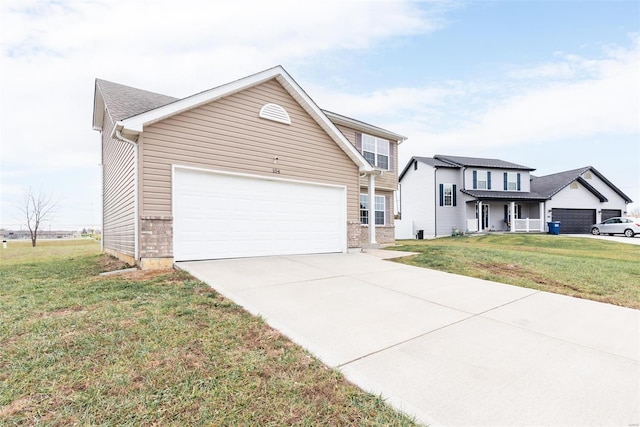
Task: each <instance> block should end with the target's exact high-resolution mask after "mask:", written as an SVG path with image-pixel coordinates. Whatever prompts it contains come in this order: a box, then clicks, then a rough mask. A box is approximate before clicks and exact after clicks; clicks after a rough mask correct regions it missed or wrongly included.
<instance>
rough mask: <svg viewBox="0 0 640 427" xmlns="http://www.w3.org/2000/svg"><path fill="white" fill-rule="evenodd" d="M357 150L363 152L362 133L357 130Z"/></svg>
mask: <svg viewBox="0 0 640 427" xmlns="http://www.w3.org/2000/svg"><path fill="white" fill-rule="evenodd" d="M356 150H358V151H359V152H360V153H362V134H361V133H360V132H356Z"/></svg>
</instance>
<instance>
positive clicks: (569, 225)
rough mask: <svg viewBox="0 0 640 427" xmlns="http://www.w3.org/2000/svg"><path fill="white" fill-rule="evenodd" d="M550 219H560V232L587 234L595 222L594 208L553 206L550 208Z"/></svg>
mask: <svg viewBox="0 0 640 427" xmlns="http://www.w3.org/2000/svg"><path fill="white" fill-rule="evenodd" d="M551 219H552V221H560V223H561V224H560V233H561V234H588V233H590V232H591V225H592V224H595V222H596V210H595V209H559V208H555V209H552V210H551Z"/></svg>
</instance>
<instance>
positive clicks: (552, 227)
mask: <svg viewBox="0 0 640 427" xmlns="http://www.w3.org/2000/svg"><path fill="white" fill-rule="evenodd" d="M547 227H549V234H555V235H556V236H557V235H558V234H560V221H551V222H548V223H547Z"/></svg>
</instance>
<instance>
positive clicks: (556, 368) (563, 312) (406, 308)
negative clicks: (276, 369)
mask: <svg viewBox="0 0 640 427" xmlns="http://www.w3.org/2000/svg"><path fill="white" fill-rule="evenodd" d="M389 253H390V251H384V250H379V251H372V252H371V253H369V254H328V255H300V256H280V257H265V258H247V259H231V260H216V261H201V262H183V263H179V267H180V268H183V269H185V270H186V271H188V272H190V273H191V274H193V275H194V276H196V277H198V278H199V279H201V280H203V281H205V282H207V283H208V284H210V285H211V286H212V287H213V288H214V289H216V290H217V291H219V292H220V293H222V294H223V295H225V296H227V297H228V298H230V299H232V300H234V301H235V302H236V303H238V304H240V305H242V306H244V307H245V308H246V309H247V310H248V311H250V312H251V313H253V314H256V315H258V314H259V315H261V316H263V317H264V318H265V320H266V321H267V322H268V323H269V324H270V325H272V326H273V327H275V328H276V329H279V330H280V331H282V332H283V333H284V334H286V335H288V336H289V337H290V338H291V339H292V340H293V341H295V342H297V343H299V344H301V345H302V346H304V347H306V348H307V349H308V350H309V351H311V352H312V353H313V354H315V355H316V356H318V357H319V358H320V359H321V360H322V361H324V363H326V364H327V365H329V366H332V367H336V368H339V369H340V370H341V371H342V372H343V373H344V374H345V375H346V377H347V378H348V379H349V380H351V381H352V382H354V383H355V384H357V385H359V386H360V387H362V388H363V389H365V390H367V391H371V392H373V393H375V394H381V395H382V396H383V397H384V398H386V399H387V400H388V401H389V402H390V403H391V404H392V405H393V406H395V407H396V408H398V409H400V410H403V411H405V412H407V413H409V414H411V415H413V416H415V417H416V418H417V420H418V421H421V422H424V423H428V424H431V425H450V426H461V425H474V426H479V425H487V426H489V425H490V426H507V425H508V426H525V425H526V426H533V425H536V426H537V425H563V426H567V425H575V426H585V425H620V426H631V425H638V423H640V311H638V310H632V309H627V308H621V307H616V306H613V305H608V304H602V303H597V302H592V301H587V300H580V299H576V298H571V297H566V296H561V295H555V294H550V293H546V292H539V291H535V290H531V289H524V288H518V287H515V286H508V285H503V284H498V283H494V282H488V281H483V280H478V279H473V278H468V277H463V276H458V275H453V274H448V273H442V272H438V271H433V270H427V269H422V268H417V267H411V266H407V265H402V264H398V263H394V262H390V261H385V260H383V259H382V258H386V257H388V256H390V255H389ZM391 254H394V255H393V256H395V254H396V253H393V252H391Z"/></svg>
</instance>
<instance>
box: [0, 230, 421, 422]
mask: <svg viewBox="0 0 640 427" xmlns="http://www.w3.org/2000/svg"><path fill="white" fill-rule="evenodd" d="M105 264H106V263H105V257H104V256H103V255H100V254H99V244H98V243H96V242H93V241H91V240H84V241H51V242H50V241H41V242H39V243H38V246H37V247H36V248H31V247H30V246H29V243H28V242H20V243H18V242H14V241H10V242H9V247H8V248H7V249H3V250H2V252H0V295H1V298H0V424H1V425H74V424H79V425H132V426H138V425H175V426H193V425H229V426H235V425H246V426H258V425H259V426H282V425H309V426H311V425H314V426H315V425H371V426H387V425H402V426H405V425H406V426H409V425H415V424H414V423H413V422H412V421H411V420H410V419H409V418H407V417H405V416H404V415H402V414H399V413H398V412H396V411H394V410H392V409H391V408H390V407H389V406H387V405H386V404H385V402H384V401H383V400H382V399H380V398H379V397H376V396H373V395H370V394H367V393H365V392H363V391H361V390H360V389H358V388H357V387H355V386H354V385H352V384H350V383H348V382H347V381H346V380H345V379H344V378H343V377H342V376H341V374H340V373H339V372H337V371H335V370H332V369H328V368H327V367H325V366H324V365H323V364H322V363H320V362H319V361H318V360H316V359H315V358H314V357H312V356H311V355H310V354H309V353H307V352H306V351H304V350H303V349H302V348H300V347H298V346H296V345H294V344H293V343H291V342H290V341H289V340H288V339H286V338H285V337H284V336H282V335H281V334H279V333H278V332H277V331H275V330H273V329H271V328H270V327H269V326H267V325H266V324H265V323H264V322H263V321H262V320H261V319H259V318H256V317H253V316H251V315H250V314H248V313H247V312H245V311H244V310H242V309H241V308H240V307H239V306H237V305H235V304H234V303H233V302H231V301H229V300H227V299H225V298H223V297H221V296H220V295H219V294H217V293H216V292H214V291H212V290H211V289H210V288H209V287H207V286H206V285H205V284H203V283H202V282H199V281H197V280H195V279H193V278H192V277H191V276H189V275H188V274H186V273H183V272H177V271H171V270H170V271H163V272H154V273H148V272H134V273H126V274H124V275H121V276H103V277H100V276H98V273H99V272H100V271H101V268H102V266H103V265H105Z"/></svg>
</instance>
